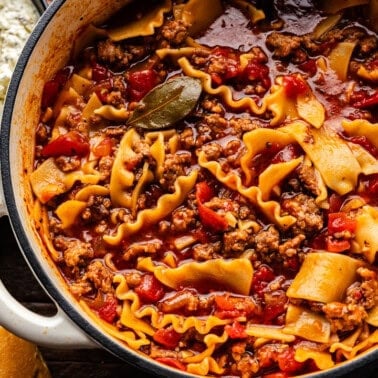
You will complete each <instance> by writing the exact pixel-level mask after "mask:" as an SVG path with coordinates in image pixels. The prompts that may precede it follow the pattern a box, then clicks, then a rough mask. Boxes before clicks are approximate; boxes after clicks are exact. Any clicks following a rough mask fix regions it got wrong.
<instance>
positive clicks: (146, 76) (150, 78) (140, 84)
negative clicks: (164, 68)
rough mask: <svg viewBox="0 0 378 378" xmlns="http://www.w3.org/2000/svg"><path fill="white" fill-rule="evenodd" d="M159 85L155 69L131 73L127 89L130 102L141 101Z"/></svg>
mask: <svg viewBox="0 0 378 378" xmlns="http://www.w3.org/2000/svg"><path fill="white" fill-rule="evenodd" d="M157 83H158V76H157V73H156V71H155V70H153V69H145V70H142V71H134V72H131V73H130V75H129V77H128V87H127V90H128V94H129V98H130V101H140V100H141V99H142V98H143V97H144V96H145V95H146V94H147V93H148V92H149V91H150V90H151V89H152V88H154V87H155V86H156V84H157Z"/></svg>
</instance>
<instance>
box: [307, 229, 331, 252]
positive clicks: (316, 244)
mask: <svg viewBox="0 0 378 378" xmlns="http://www.w3.org/2000/svg"><path fill="white" fill-rule="evenodd" d="M326 239H327V234H326V232H321V233H320V234H318V235H316V236H315V237H314V238H313V239H312V240H311V242H310V247H311V248H313V249H326V248H327V240H326Z"/></svg>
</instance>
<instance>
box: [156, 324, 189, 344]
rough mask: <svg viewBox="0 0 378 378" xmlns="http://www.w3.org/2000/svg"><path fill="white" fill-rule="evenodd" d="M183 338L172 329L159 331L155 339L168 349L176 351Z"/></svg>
mask: <svg viewBox="0 0 378 378" xmlns="http://www.w3.org/2000/svg"><path fill="white" fill-rule="evenodd" d="M181 338H182V334H181V333H178V332H176V331H175V330H174V329H173V328H172V327H169V328H161V329H158V330H157V331H156V332H155V334H154V336H153V339H154V340H155V341H156V342H157V343H159V344H160V345H163V346H165V347H166V348H168V349H175V348H176V347H177V346H178V343H179V342H180V340H181Z"/></svg>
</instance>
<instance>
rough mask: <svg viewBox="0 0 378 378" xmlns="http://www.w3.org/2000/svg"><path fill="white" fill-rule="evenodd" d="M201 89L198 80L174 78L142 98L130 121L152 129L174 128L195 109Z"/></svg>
mask: <svg viewBox="0 0 378 378" xmlns="http://www.w3.org/2000/svg"><path fill="white" fill-rule="evenodd" d="M201 92H202V85H201V82H200V80H198V79H193V78H191V77H187V76H179V77H175V78H172V79H170V80H168V81H166V82H165V83H163V84H160V85H158V86H156V87H155V88H154V89H152V90H151V91H150V92H148V93H147V94H146V95H145V96H144V97H143V99H142V100H141V101H140V103H139V105H138V107H137V108H136V109H135V110H134V113H133V115H132V116H131V117H130V119H129V122H128V124H129V125H132V126H134V127H140V128H142V129H149V130H154V129H165V128H168V127H172V126H173V125H174V124H175V123H176V122H178V121H180V120H181V119H183V118H184V117H186V116H187V115H188V114H189V113H190V112H191V111H192V110H193V109H194V107H195V106H196V104H197V101H198V99H199V97H200V95H201Z"/></svg>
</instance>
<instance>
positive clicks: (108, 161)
mask: <svg viewBox="0 0 378 378" xmlns="http://www.w3.org/2000/svg"><path fill="white" fill-rule="evenodd" d="M113 162H114V158H113V157H112V156H103V157H102V158H101V159H100V160H99V162H98V170H99V172H100V174H101V180H106V179H108V178H109V177H110V174H111V173H112V167H113Z"/></svg>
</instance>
